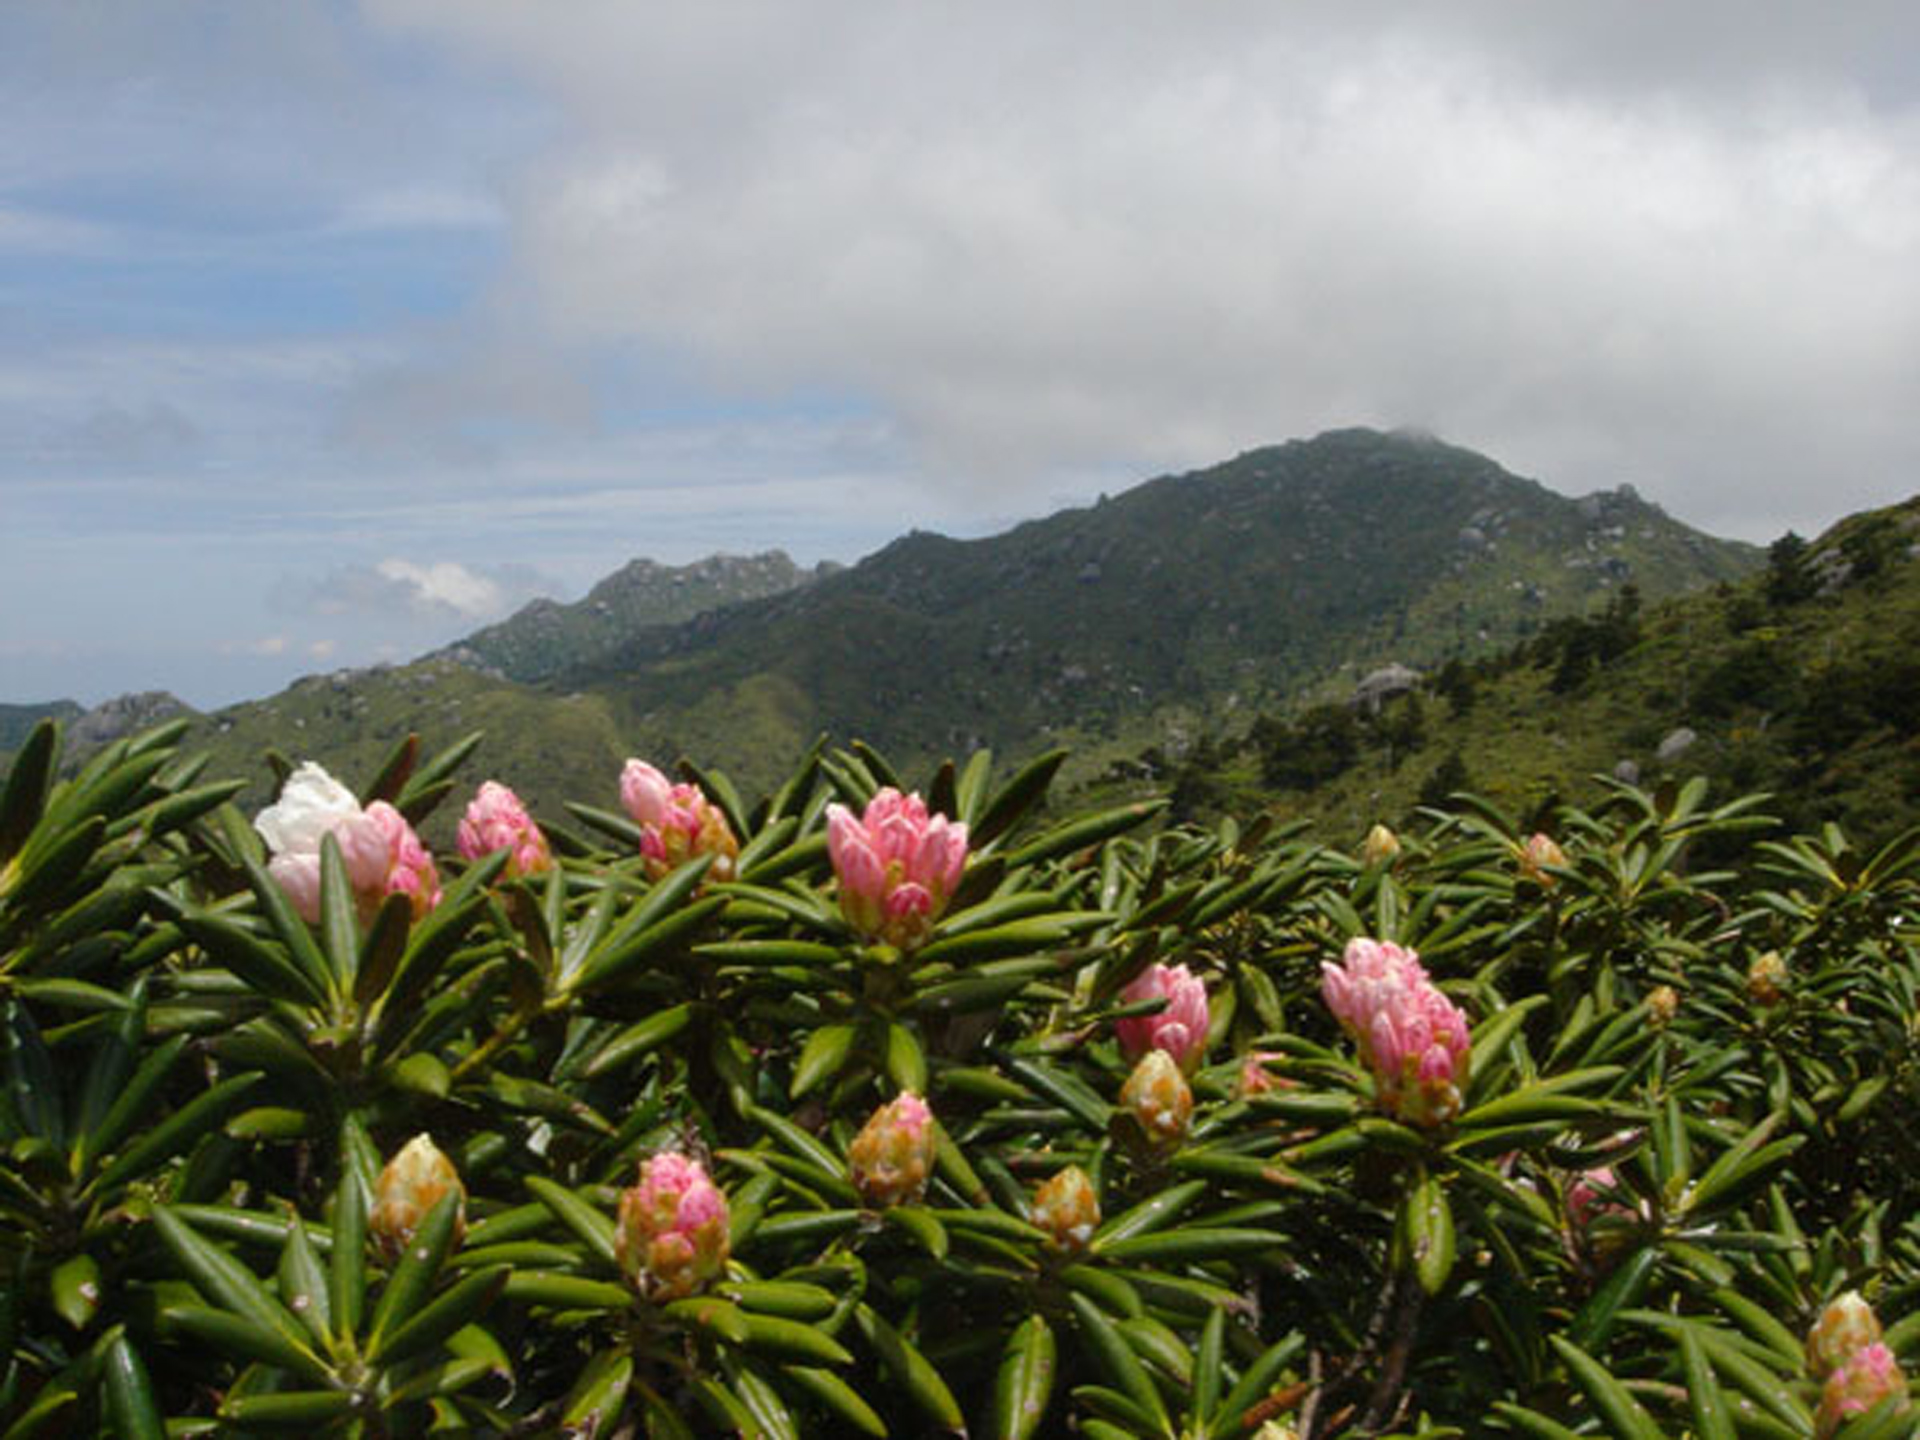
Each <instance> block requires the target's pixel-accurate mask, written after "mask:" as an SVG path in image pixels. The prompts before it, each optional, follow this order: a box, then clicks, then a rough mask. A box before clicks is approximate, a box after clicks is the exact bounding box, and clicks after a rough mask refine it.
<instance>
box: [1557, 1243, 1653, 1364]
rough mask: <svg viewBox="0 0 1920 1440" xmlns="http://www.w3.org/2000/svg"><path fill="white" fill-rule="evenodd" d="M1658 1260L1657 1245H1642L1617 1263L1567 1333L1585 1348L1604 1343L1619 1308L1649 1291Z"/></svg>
mask: <svg viewBox="0 0 1920 1440" xmlns="http://www.w3.org/2000/svg"><path fill="white" fill-rule="evenodd" d="M1659 1264H1660V1247H1659V1246H1658V1245H1642V1246H1641V1247H1640V1248H1639V1249H1637V1250H1635V1251H1634V1252H1633V1254H1632V1255H1631V1256H1629V1257H1628V1258H1627V1259H1626V1260H1624V1261H1621V1262H1620V1263H1619V1264H1616V1265H1615V1266H1614V1267H1613V1271H1612V1273H1611V1274H1609V1275H1608V1276H1607V1278H1606V1281H1605V1282H1604V1283H1603V1284H1602V1285H1601V1286H1600V1288H1599V1289H1597V1290H1595V1291H1594V1292H1593V1295H1592V1297H1591V1298H1590V1299H1589V1300H1588V1301H1587V1303H1586V1304H1585V1305H1583V1306H1581V1307H1580V1312H1579V1313H1578V1314H1577V1315H1575V1316H1574V1317H1573V1324H1572V1325H1570V1326H1568V1327H1567V1337H1568V1338H1569V1339H1570V1340H1572V1341H1573V1343H1574V1344H1576V1345H1578V1346H1580V1347H1581V1349H1583V1350H1587V1351H1594V1350H1598V1349H1600V1348H1601V1347H1603V1346H1604V1345H1605V1344H1606V1343H1607V1337H1608V1336H1609V1335H1611V1334H1612V1333H1613V1327H1614V1323H1615V1322H1616V1321H1617V1320H1618V1319H1619V1318H1620V1312H1621V1311H1622V1310H1623V1309H1625V1308H1627V1307H1629V1306H1633V1305H1638V1304H1639V1303H1640V1300H1641V1297H1642V1296H1644V1295H1645V1294H1646V1293H1647V1284H1648V1282H1649V1281H1650V1280H1651V1279H1652V1278H1653V1272H1654V1271H1655V1270H1656V1269H1657V1268H1659Z"/></svg>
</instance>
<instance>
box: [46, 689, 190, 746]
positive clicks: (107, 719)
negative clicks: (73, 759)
mask: <svg viewBox="0 0 1920 1440" xmlns="http://www.w3.org/2000/svg"><path fill="white" fill-rule="evenodd" d="M193 713H194V711H193V710H192V709H191V708H190V707H189V706H188V705H186V704H185V703H184V702H183V701H181V700H180V699H179V698H178V697H176V696H174V695H172V694H169V693H168V692H167V691H165V690H142V691H141V692H140V693H139V694H137V695H119V696H115V697H114V698H113V699H111V700H108V701H106V702H105V703H103V704H100V705H96V706H94V707H93V709H91V710H89V711H87V713H86V714H84V715H82V716H80V717H79V718H78V719H76V720H75V721H74V722H73V724H72V725H71V726H69V727H68V730H67V734H68V737H69V740H70V742H71V743H72V744H73V746H74V747H75V748H76V749H81V748H84V749H88V750H92V749H96V748H98V747H99V746H101V745H109V744H111V743H112V742H114V741H115V740H119V739H123V738H124V737H126V736H128V735H137V734H138V733H139V732H140V731H142V730H150V729H152V728H153V727H154V726H155V725H158V724H160V723H161V722H162V721H166V720H171V719H173V718H174V716H176V715H191V714H193Z"/></svg>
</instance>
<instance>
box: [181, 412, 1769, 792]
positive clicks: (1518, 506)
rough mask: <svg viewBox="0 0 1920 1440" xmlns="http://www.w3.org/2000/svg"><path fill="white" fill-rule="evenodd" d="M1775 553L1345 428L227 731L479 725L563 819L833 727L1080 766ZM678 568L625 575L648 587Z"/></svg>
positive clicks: (595, 616)
mask: <svg viewBox="0 0 1920 1440" xmlns="http://www.w3.org/2000/svg"><path fill="white" fill-rule="evenodd" d="M781 558H782V559H784V557H781ZM1759 563H1760V552H1759V551H1757V550H1756V549H1754V548H1753V547H1751V546H1746V545H1740V544H1735V543H1733V542H1729V541H1723V540H1716V539H1713V538H1711V537H1709V536H1706V535H1703V534H1701V533H1700V532H1698V531H1695V530H1692V529H1689V528H1688V527H1687V526H1685V525H1683V524H1681V523H1679V522H1678V521H1675V520H1673V519H1672V518H1670V517H1669V516H1667V515H1666V514H1665V513H1663V512H1662V511H1661V510H1660V509H1659V508H1658V507H1657V506H1655V505H1652V504H1650V503H1648V502H1646V501H1644V500H1642V499H1641V498H1640V497H1638V496H1637V495H1635V494H1634V493H1633V492H1632V491H1631V490H1630V489H1627V488H1625V487H1622V488H1621V489H1618V490H1613V491H1607V492H1603V493H1600V494H1597V495H1590V496H1588V497H1586V498H1585V499H1580V500H1573V499H1568V498H1566V497H1564V496H1561V495H1557V494H1555V493H1554V492H1552V491H1550V490H1548V489H1546V488H1545V487H1544V486H1542V485H1540V484H1538V483H1536V482H1534V481H1532V480H1526V479H1522V478H1520V477H1517V476H1514V475H1512V474H1509V473H1508V472H1507V471H1505V470H1504V469H1502V468H1501V467H1500V466H1499V465H1498V464H1496V463H1495V462H1494V461H1492V460H1490V459H1488V458H1487V457H1485V456H1482V455H1478V454H1475V453H1474V452H1472V451H1469V450H1464V449H1460V448H1458V447H1455V446H1451V445H1446V444H1443V443H1441V442H1439V441H1437V440H1434V439H1432V438H1430V437H1425V436H1421V435H1414V434H1407V433H1383V432H1379V431H1372V430H1342V431H1335V432H1331V433H1329V434H1325V435H1322V436H1319V437H1317V438H1315V439H1312V440H1303V441H1294V442H1291V443H1289V444H1285V445H1279V446H1273V447H1268V448H1264V449H1260V450H1254V451H1251V452H1248V453H1247V454H1244V455H1241V456H1239V457H1238V458H1236V459H1234V460H1231V461H1228V462H1226V463H1224V464H1221V465H1217V466H1214V467H1212V468H1210V469H1206V470H1200V471H1195V472H1193V473H1191V474H1186V475H1177V476H1164V477H1161V478H1159V479H1156V480H1151V481H1148V482H1146V483H1144V484H1142V485H1139V486H1137V487H1134V488H1133V489H1131V490H1128V491H1126V492H1124V493H1121V494H1118V495H1115V496H1113V497H1111V498H1108V497H1102V499H1101V500H1100V501H1099V503H1097V504H1095V505H1092V506H1088V507H1084V508H1079V509H1071V510H1064V511H1061V512H1059V513H1057V514H1054V515H1051V516H1049V517H1047V518H1045V519H1041V520H1035V521H1031V522H1029V523H1027V524H1024V525H1021V526H1018V527H1016V528H1015V529H1013V530H1010V531H1008V532H1006V533H1004V534H1001V535H996V536H992V537H989V538H986V539H981V540H971V541H961V540H954V539H950V538H947V537H944V536H940V535H934V534H929V533H926V532H920V531H916V532H914V533H911V534H909V535H906V536H903V537H902V538H901V539H899V540H896V541H894V542H893V543H892V544H890V545H888V546H887V547H885V548H884V549H882V550H880V551H879V552H877V553H876V554H873V555H871V556H868V557H867V558H866V559H864V560H862V561H861V562H860V563H859V564H857V565H854V566H852V567H850V568H846V569H841V570H837V571H833V572H830V573H818V572H816V574H815V575H814V576H813V578H811V579H809V580H807V582H806V583H804V584H794V585H791V586H789V587H787V588H784V589H781V590H779V592H778V593H775V594H770V595H764V596H761V597H760V598H754V599H743V600H738V601H736V602H735V603H727V604H721V605H719V606H717V607H716V608H712V609H708V610H705V611H704V612H702V613H699V614H697V615H695V616H693V617H692V618H691V619H686V620H682V621H680V622H678V623H672V624H658V623H653V624H643V625H640V626H638V627H637V628H622V627H620V626H618V625H616V624H615V623H614V622H613V620H612V617H611V615H610V614H603V613H602V612H601V611H599V610H597V609H595V606H596V603H598V602H597V601H596V598H595V597H597V596H598V597H602V598H603V599H605V600H606V603H607V605H608V606H609V610H611V609H612V607H613V605H614V602H613V600H612V599H609V598H606V597H605V596H603V591H606V590H607V588H608V587H609V586H614V585H615V581H616V580H619V579H620V577H610V579H609V580H608V581H607V582H605V583H604V584H603V585H602V586H600V587H596V589H595V591H594V593H593V594H592V595H589V597H588V598H587V600H586V601H584V602H582V603H581V604H580V605H578V606H569V607H559V606H553V607H531V608H530V611H523V612H522V613H521V615H519V616H516V617H515V618H514V619H513V620H511V621H508V622H506V624H505V625H503V626H498V627H493V629H492V630H490V631H484V632H481V634H480V635H478V636H475V637H471V638H470V639H469V640H468V641H467V642H463V644H462V645H460V646H456V647H453V648H452V649H451V650H450V651H448V652H445V653H443V654H442V655H440V656H436V657H430V658H429V659H428V660H427V661H424V662H420V663H416V664H415V665H412V666H405V667H399V668H396V669H393V670H391V671H373V672H358V673H347V672H342V673H341V674H339V675H336V676H323V677H311V678H309V679H307V680H304V681H301V682H299V683H298V684H296V685H295V686H293V687H292V688H290V689H289V690H288V691H286V692H284V693H283V694H282V695H280V696H276V697H273V698H272V699H270V700H267V701H262V702H258V703H257V704H254V705H248V706H236V707H232V708H231V709H229V710H226V711H223V712H220V714H219V715H218V716H217V717H215V718H214V719H213V720H212V721H211V722H210V723H209V734H210V736H211V738H212V739H213V740H214V741H215V743H216V744H217V745H218V747H219V748H220V750H221V752H222V754H223V755H231V756H232V757H233V758H234V759H235V760H236V761H245V762H247V763H249V764H251V763H252V762H253V761H255V760H256V758H257V756H258V754H259V752H260V750H261V749H262V748H264V747H267V746H277V747H279V748H281V749H283V750H285V751H286V752H287V753H289V754H311V755H314V756H316V757H320V758H328V757H337V759H334V760H331V761H330V763H336V764H338V765H339V766H340V767H341V768H342V773H343V775H346V776H347V777H348V778H350V779H358V778H360V770H361V769H362V768H364V769H367V770H369V771H370V768H371V767H372V765H374V764H375V763H377V760H378V757H379V755H380V754H381V753H382V752H383V751H384V749H385V748H386V747H387V746H388V745H390V744H391V743H392V742H393V741H394V740H395V739H397V738H399V736H401V735H403V734H405V733H406V732H407V731H408V730H409V729H415V730H418V731H420V732H421V734H422V737H423V739H424V740H425V741H426V743H427V744H428V745H429V746H431V745H435V744H441V743H446V742H447V741H449V740H451V739H453V738H455V737H457V736H458V735H460V734H462V733H465V732H466V731H468V730H472V729H478V728H484V729H486V730H487V732H488V737H489V738H488V741H487V745H486V747H485V749H484V750H483V751H482V753H481V758H480V760H479V761H478V762H477V765H478V771H477V774H498V775H502V776H505V777H508V778H510V779H512V780H513V782H514V783H515V784H516V786H520V787H523V788H525V789H526V790H528V791H529V792H530V794H531V796H532V798H533V800H534V803H535V805H536V808H545V809H546V810H547V813H552V812H553V809H554V808H555V807H557V802H558V800H559V799H561V798H574V799H582V800H588V801H592V802H594V803H599V804H610V803H613V791H612V784H613V780H612V777H613V775H614V774H615V773H616V772H617V769H618V765H619V761H620V759H621V757H622V756H624V755H625V754H637V755H644V756H649V757H651V758H653V759H654V760H656V761H657V762H659V763H661V764H667V763H670V762H671V761H672V760H673V759H674V758H676V757H677V756H679V755H681V754H685V755H688V756H690V757H692V758H694V759H696V760H698V761H699V762H700V763H702V764H704V765H712V766H717V767H719V768H721V769H724V770H726V771H728V772H729V773H730V774H731V775H732V776H733V777H734V778H735V779H736V781H738V782H739V783H740V784H741V785H742V786H743V788H745V789H747V790H748V791H749V792H751V791H752V790H753V789H754V788H755V787H758V786H761V785H764V784H766V783H768V782H769V781H771V780H772V779H773V778H775V777H776V776H778V775H780V774H782V773H784V772H785V771H786V769H787V768H788V767H789V765H790V764H791V763H792V761H793V759H794V757H795V756H796V755H798V754H799V753H800V752H802V751H803V750H804V749H805V748H806V746H807V745H809V744H810V743H812V741H813V740H814V738H815V737H816V736H817V735H818V734H820V733H821V732H823V731H824V732H830V733H831V734H833V735H835V736H836V737H838V738H840V739H842V740H844V739H848V738H853V737H859V738H862V739H865V740H867V741H869V742H871V743H872V744H874V745H875V746H876V747H877V748H879V749H880V750H881V751H882V752H883V753H886V754H888V755H889V756H892V757H894V758H895V759H896V760H898V761H900V762H901V763H903V764H911V765H915V766H918V765H921V764H923V763H925V762H926V761H928V760H930V759H932V758H934V757H936V756H939V755H943V754H948V753H957V752H962V751H965V750H968V749H970V748H972V747H974V746H977V745H982V744H985V745H990V746H992V747H993V748H995V749H996V750H997V751H999V752H1001V753H1002V754H1004V755H1007V756H1009V757H1012V756H1016V755H1019V754H1022V753H1031V752H1033V751H1036V750H1038V749H1041V748H1043V747H1045V746H1047V745H1051V744H1055V743H1066V744H1071V745H1073V746H1075V747H1076V749H1077V750H1078V752H1079V756H1080V759H1079V761H1078V770H1077V771H1076V773H1077V774H1080V775H1088V774H1094V773H1098V772H1099V771H1100V770H1101V769H1102V768H1103V767H1104V766H1106V765H1107V764H1108V763H1110V762H1111V761H1113V760H1115V759H1120V758H1124V757H1126V756H1128V755H1130V754H1133V753H1136V752H1138V751H1139V750H1140V749H1141V748H1142V746H1143V745H1145V744H1148V743H1152V742H1155V741H1157V740H1159V739H1161V738H1163V737H1168V736H1178V735H1181V734H1199V733H1203V732H1205V731H1208V730H1211V729H1218V728H1222V727H1223V726H1224V725H1225V724H1226V723H1227V722H1228V721H1231V720H1236V719H1237V718H1238V717H1242V716H1249V717H1250V716H1251V715H1253V714H1255V713H1259V712H1261V711H1263V710H1273V709H1283V708H1285V707H1287V706H1290V705H1293V704H1295V703H1297V702H1298V701H1299V699H1300V697H1301V696H1303V695H1306V694H1311V693H1315V692H1316V691H1326V690H1329V689H1331V690H1332V691H1335V692H1338V693H1341V694H1344V693H1345V692H1346V691H1347V690H1351V688H1352V687H1353V685H1354V683H1355V681H1356V680H1358V679H1359V678H1360V677H1361V676H1363V675H1364V674H1366V673H1367V672H1368V671H1369V670H1372V669H1376V668H1378V667H1382V666H1385V665H1387V664H1388V663H1389V662H1398V663H1400V664H1402V665H1405V666H1411V667H1414V668H1415V669H1422V670H1424V669H1431V668H1433V667H1436V666H1439V665H1441V664H1442V663H1444V662H1445V661H1446V660H1447V659H1448V658H1450V657H1464V656H1473V655H1478V654H1485V653H1490V652H1494V651H1497V650H1499V649H1501V648H1503V647H1506V646H1509V645H1511V644H1512V643H1513V642H1514V641H1515V640H1517V639H1521V638H1524V637H1526V636H1529V635H1531V634H1534V633H1535V632H1537V631H1539V630H1540V629H1541V627H1543V626H1544V625H1547V624H1550V623H1551V622H1553V621H1554V620H1555V619H1556V617H1569V616H1579V615H1582V614H1585V613H1586V612H1588V611H1589V610H1592V609H1594V608H1595V607H1597V606H1602V605H1604V604H1606V603H1607V602H1608V600H1609V599H1610V598H1612V597H1616V596H1618V595H1620V594H1621V593H1622V592H1623V590H1624V588H1625V587H1626V585H1627V582H1629V581H1631V582H1632V584H1633V587H1634V588H1635V591H1636V593H1637V594H1639V595H1640V596H1642V597H1644V598H1645V599H1646V600H1649V601H1651V600H1655V599H1658V598H1660V597H1662V596H1666V595H1671V594H1677V593H1680V592H1683V591H1686V590H1688V589H1691V588H1696V587H1699V586H1703V585H1707V584H1712V583H1715V582H1717V581H1720V580H1724V579H1729V578H1733V577H1737V576H1740V575H1744V574H1747V573H1749V572H1751V571H1752V570H1753V569H1754V568H1755V567H1756V566H1757V565H1758V564H1759ZM669 573H671V572H666V571H664V570H663V568H662V567H657V566H649V565H647V564H646V563H645V562H636V563H635V565H633V566H629V567H627V569H626V570H625V571H622V572H621V575H622V576H628V577H639V578H640V579H642V580H649V585H648V586H647V587H645V588H651V589H652V590H655V591H658V590H659V589H661V588H662V587H660V586H659V585H657V584H652V583H651V580H650V577H651V578H653V579H657V577H658V576H660V575H661V574H669ZM769 573H770V574H773V575H776V576H777V575H779V574H780V573H781V571H780V567H779V566H778V565H772V566H770V567H769ZM788 573H791V572H788ZM615 589H616V593H617V591H618V589H619V587H615ZM535 627H548V629H550V631H551V635H552V637H553V638H551V639H548V640H545V641H541V640H537V639H536V638H532V637H537V636H539V635H541V634H543V633H546V632H545V631H543V630H539V629H536V628H535ZM503 632H504V638H503ZM576 637H581V638H576ZM541 644H546V645H548V646H549V647H550V648H551V649H553V650H554V651H555V652H556V658H554V659H553V660H552V661H551V662H549V661H547V660H544V659H542V658H541V657H540V656H539V655H538V654H537V653H535V652H536V651H537V650H538V648H539V646H540V645H541ZM455 657H459V658H460V659H464V660H466V661H467V662H468V663H465V664H461V663H456V658H455ZM476 663H477V664H480V665H484V666H486V667H488V668H486V669H480V668H475V665H476ZM516 673H517V674H519V675H521V676H524V677H527V678H529V679H537V681H538V683H537V684H524V683H520V682H518V681H516V680H514V679H511V678H509V677H510V676H512V675H514V674H516ZM256 769H257V770H258V767H256ZM258 773H261V774H262V775H264V770H258ZM476 778H477V775H476Z"/></svg>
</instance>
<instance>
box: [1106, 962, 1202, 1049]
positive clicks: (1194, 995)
mask: <svg viewBox="0 0 1920 1440" xmlns="http://www.w3.org/2000/svg"><path fill="white" fill-rule="evenodd" d="M1120 998H1121V999H1122V1000H1125V1001H1127V1002H1128V1003H1129V1004H1136V1003H1138V1002H1140V1001H1143V1000H1164V1001H1166V1006H1165V1008H1164V1009H1161V1010H1156V1011H1154V1012H1153V1013H1152V1014H1150V1015H1129V1016H1127V1017H1126V1018H1125V1019H1123V1020H1118V1021H1116V1022H1114V1027H1113V1028H1114V1033H1115V1034H1116V1035H1117V1036H1118V1037H1119V1040H1120V1051H1121V1053H1122V1054H1123V1055H1125V1056H1126V1057H1127V1059H1129V1060H1138V1059H1139V1058H1140V1057H1141V1056H1142V1055H1144V1054H1146V1053H1147V1052H1148V1051H1149V1050H1164V1051H1166V1052H1167V1054H1168V1055H1169V1056H1171V1057H1172V1059H1173V1062H1174V1064H1176V1065H1178V1066H1179V1067H1180V1068H1181V1069H1182V1070H1183V1071H1185V1072H1186V1073H1187V1074H1189V1075H1190V1074H1192V1073H1193V1070H1194V1067H1195V1066H1197V1065H1198V1064H1199V1063H1200V1056H1201V1053H1202V1052H1203V1051H1204V1050H1205V1049H1206V1048H1207V1026H1208V1018H1209V1017H1208V1013H1207V987H1206V985H1205V983H1204V982H1203V981H1201V979H1200V978H1199V977H1198V976H1196V975H1194V974H1192V973H1191V972H1189V971H1188V969H1187V967H1186V966H1184V965H1161V964H1158V963H1156V964H1153V965H1149V966H1148V967H1147V968H1146V969H1145V970H1143V971H1141V972H1140V974H1139V975H1137V976H1135V977H1134V980H1133V983H1132V984H1130V985H1128V986H1127V988H1126V989H1124V990H1122V991H1121V992H1120Z"/></svg>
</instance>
